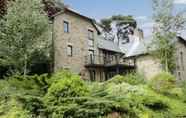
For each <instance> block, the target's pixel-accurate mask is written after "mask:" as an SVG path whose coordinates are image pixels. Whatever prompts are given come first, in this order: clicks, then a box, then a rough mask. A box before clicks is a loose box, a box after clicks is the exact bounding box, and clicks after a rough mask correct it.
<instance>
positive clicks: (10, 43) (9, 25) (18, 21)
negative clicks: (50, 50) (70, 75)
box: [0, 0, 48, 74]
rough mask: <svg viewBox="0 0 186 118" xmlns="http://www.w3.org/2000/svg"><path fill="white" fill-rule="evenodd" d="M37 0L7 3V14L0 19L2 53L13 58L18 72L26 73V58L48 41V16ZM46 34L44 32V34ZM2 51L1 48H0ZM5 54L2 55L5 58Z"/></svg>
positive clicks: (17, 0) (19, 0) (18, 0)
mask: <svg viewBox="0 0 186 118" xmlns="http://www.w3.org/2000/svg"><path fill="white" fill-rule="evenodd" d="M40 2H41V1H39V0H29V1H28V0H15V1H13V2H10V3H9V4H8V10H7V14H6V15H5V16H4V17H3V20H1V21H0V24H2V26H1V29H0V45H1V46H3V47H4V48H6V51H7V52H4V54H3V56H4V55H7V56H8V59H11V60H13V61H12V62H14V65H15V67H16V69H17V70H19V72H21V73H23V72H24V74H26V73H27V64H28V59H29V57H30V55H31V53H32V52H33V51H34V50H35V49H39V48H41V47H43V46H44V45H45V43H47V42H48V40H47V38H46V37H45V38H44V37H43V36H44V33H46V32H47V30H48V18H47V16H46V15H45V13H44V12H43V10H42V5H41V3H40ZM45 35H46V34H45ZM1 51H2V50H1ZM7 56H4V58H5V59H6V58H7Z"/></svg>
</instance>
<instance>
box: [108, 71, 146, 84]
mask: <svg viewBox="0 0 186 118" xmlns="http://www.w3.org/2000/svg"><path fill="white" fill-rule="evenodd" d="M108 82H111V83H116V84H118V83H122V82H126V83H129V84H131V85H138V84H144V83H145V80H144V77H143V76H142V75H141V74H139V73H131V74H127V75H125V76H121V75H117V76H115V77H114V78H112V79H111V80H109V81H108Z"/></svg>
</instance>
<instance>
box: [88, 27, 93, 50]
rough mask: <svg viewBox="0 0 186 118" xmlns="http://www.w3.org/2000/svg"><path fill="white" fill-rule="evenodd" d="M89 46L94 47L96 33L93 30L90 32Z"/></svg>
mask: <svg viewBox="0 0 186 118" xmlns="http://www.w3.org/2000/svg"><path fill="white" fill-rule="evenodd" d="M88 45H89V46H91V47H94V32H93V31H92V30H88Z"/></svg>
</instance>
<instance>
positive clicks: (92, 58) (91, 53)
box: [89, 50, 94, 64]
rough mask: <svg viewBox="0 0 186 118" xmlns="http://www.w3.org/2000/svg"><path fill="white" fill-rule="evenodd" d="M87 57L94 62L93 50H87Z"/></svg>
mask: <svg viewBox="0 0 186 118" xmlns="http://www.w3.org/2000/svg"><path fill="white" fill-rule="evenodd" d="M89 56H90V57H89V58H90V62H91V64H93V63H94V50H89Z"/></svg>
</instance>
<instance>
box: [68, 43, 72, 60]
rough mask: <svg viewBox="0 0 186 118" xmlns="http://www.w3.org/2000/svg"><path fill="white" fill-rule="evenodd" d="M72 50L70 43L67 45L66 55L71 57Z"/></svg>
mask: <svg viewBox="0 0 186 118" xmlns="http://www.w3.org/2000/svg"><path fill="white" fill-rule="evenodd" d="M72 51H73V49H72V45H68V47H67V55H68V56H70V57H72V53H73V52H72Z"/></svg>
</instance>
